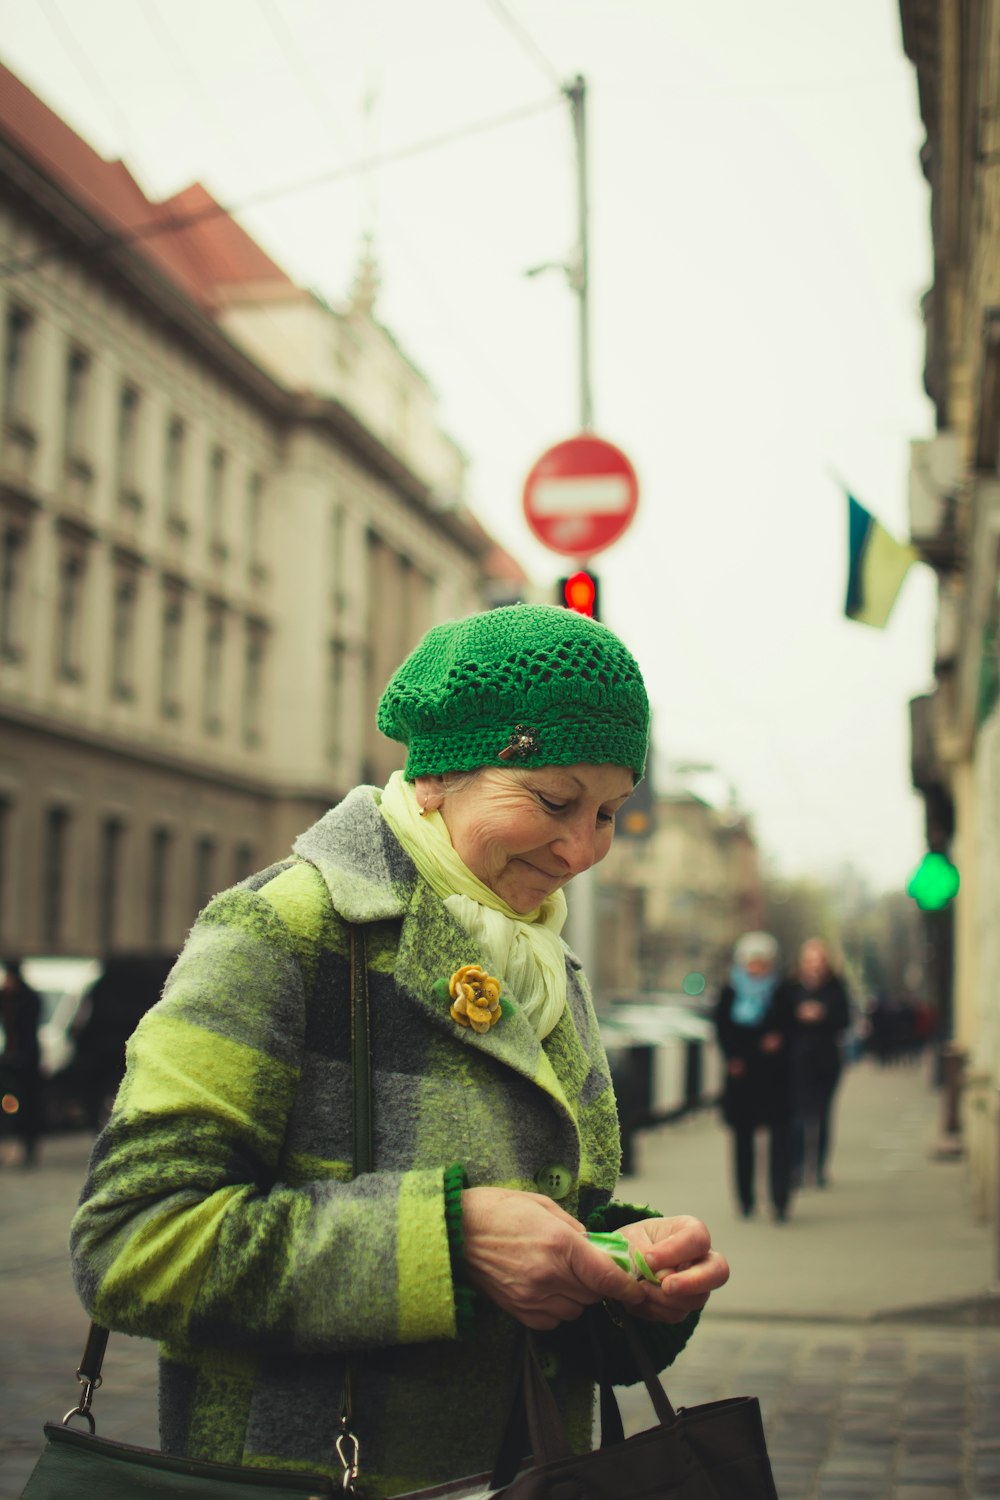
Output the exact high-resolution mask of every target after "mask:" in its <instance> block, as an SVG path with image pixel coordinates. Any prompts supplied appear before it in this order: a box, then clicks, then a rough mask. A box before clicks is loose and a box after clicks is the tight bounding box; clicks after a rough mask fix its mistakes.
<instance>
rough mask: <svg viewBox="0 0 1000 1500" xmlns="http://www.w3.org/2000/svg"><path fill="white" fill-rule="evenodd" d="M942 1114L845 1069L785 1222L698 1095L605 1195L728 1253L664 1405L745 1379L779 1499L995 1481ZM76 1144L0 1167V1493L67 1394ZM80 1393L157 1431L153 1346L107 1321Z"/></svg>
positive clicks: (25, 1468) (12, 1490)
mask: <svg viewBox="0 0 1000 1500" xmlns="http://www.w3.org/2000/svg"><path fill="white" fill-rule="evenodd" d="M939 1117H940V1100H939V1096H938V1095H937V1094H936V1093H935V1092H934V1090H933V1089H932V1088H931V1087H930V1085H929V1083H928V1081H927V1078H926V1076H925V1075H924V1072H923V1070H921V1069H900V1070H889V1071H887V1072H885V1073H882V1072H880V1071H879V1070H876V1069H874V1068H872V1067H870V1066H869V1065H868V1064H863V1065H861V1066H860V1067H857V1068H855V1069H853V1070H852V1071H851V1073H850V1074H848V1077H847V1079H846V1081H845V1086H844V1089H843V1091H842V1097H841V1100H840V1107H839V1117H838V1140H837V1146H836V1154H835V1158H834V1163H833V1177H834V1180H833V1185H832V1187H831V1188H830V1189H829V1191H828V1192H825V1193H817V1192H812V1193H803V1194H802V1195H800V1197H799V1198H798V1199H797V1201H796V1203H795V1205H794V1210H793V1214H792V1219H791V1222H790V1223H788V1224H783V1225H778V1224H773V1223H771V1222H770V1221H769V1220H768V1218H767V1216H766V1214H764V1213H761V1215H760V1216H759V1217H758V1218H757V1219H755V1220H751V1221H745V1220H742V1219H740V1218H738V1217H737V1216H736V1215H734V1213H733V1209H732V1203H731V1194H730V1191H729V1184H728V1178H727V1154H726V1152H727V1144H728V1143H727V1139H726V1136H725V1132H724V1131H722V1129H721V1128H720V1126H719V1124H718V1121H717V1119H716V1117H715V1116H714V1115H713V1114H709V1113H706V1114H703V1115H698V1116H695V1117H693V1118H691V1119H689V1120H687V1121H685V1122H683V1123H682V1124H680V1125H677V1126H671V1127H667V1128H663V1129H659V1130H655V1131H649V1132H646V1133H644V1134H643V1136H642V1137H641V1138H640V1141H639V1147H638V1150H637V1171H636V1174H635V1176H634V1177H632V1178H628V1179H625V1180H624V1181H623V1183H622V1187H621V1190H620V1192H621V1196H622V1197H626V1198H630V1199H633V1200H635V1201H640V1202H654V1203H656V1204H657V1205H658V1206H659V1207H661V1208H662V1209H664V1211H667V1212H677V1211H691V1212H694V1213H696V1214H698V1215H699V1216H700V1217H702V1218H704V1219H705V1220H706V1222H707V1223H709V1224H710V1226H711V1227H712V1229H713V1233H714V1236H715V1239H716V1241H717V1243H718V1244H719V1245H720V1248H722V1249H723V1250H724V1251H725V1253H726V1254H727V1255H728V1257H729V1260H730V1263H731V1265H732V1268H733V1275H732V1279H731V1281H730V1284H729V1285H728V1286H727V1287H725V1288H724V1289H723V1290H722V1291H720V1292H718V1293H717V1294H716V1295H715V1296H714V1297H713V1299H712V1301H711V1303H710V1304H709V1308H708V1309H707V1311H706V1313H705V1315H704V1316H703V1318H702V1322H701V1326H700V1327H699V1329H698V1331H697V1334H696V1335H695V1337H694V1339H693V1340H692V1342H691V1344H690V1346H689V1348H688V1349H687V1350H686V1351H685V1353H684V1354H683V1355H682V1356H681V1358H680V1359H679V1360H678V1362H677V1365H676V1367H675V1369H673V1370H670V1371H668V1372H667V1374H666V1376H665V1384H666V1387H667V1390H668V1392H669V1394H670V1396H671V1399H672V1400H673V1402H674V1404H675V1405H678V1406H681V1405H684V1406H691V1405H695V1404H697V1403H698V1402H701V1401H711V1400H717V1399H719V1398H720V1397H724V1396H734V1395H748V1394H749V1395H755V1396H757V1397H758V1398H759V1400H760V1402H761V1408H762V1411H763V1415H764V1425H765V1431H766V1433H767V1439H768V1447H769V1450H770V1453H771V1458H772V1463H773V1466H774V1471H775V1478H776V1482H777V1486H778V1493H779V1495H780V1496H781V1500H985V1497H987V1496H1000V1298H998V1294H997V1286H996V1280H995V1267H996V1265H997V1260H996V1245H995V1239H994V1234H993V1231H992V1229H991V1228H990V1226H988V1225H981V1224H976V1223H975V1222H974V1221H973V1219H972V1215H971V1209H970V1206H969V1199H968V1190H967V1185H966V1183H965V1177H964V1166H963V1164H962V1163H961V1162H960V1161H956V1160H954V1159H949V1160H942V1159H940V1155H939V1153H937V1152H936V1151H935V1149H934V1145H935V1138H936V1134H937V1131H936V1125H937V1121H938V1119H939ZM89 1145H90V1142H89V1140H87V1139H86V1137H84V1136H63V1137H57V1138H55V1139H52V1140H48V1141H46V1142H45V1143H44V1150H43V1153H42V1162H41V1166H40V1167H39V1168H38V1169H37V1170H35V1171H33V1172H24V1171H21V1170H20V1169H19V1168H18V1167H17V1166H15V1165H8V1166H0V1195H2V1203H3V1213H2V1214H0V1285H2V1288H3V1292H2V1299H0V1339H2V1342H3V1349H4V1359H3V1361H2V1363H0V1500H16V1497H17V1496H19V1495H20V1492H21V1488H22V1486H23V1484H24V1482H25V1480H26V1478H27V1475H28V1473H29V1472H30V1469H31V1466H32V1464H33V1463H34V1461H35V1458H36V1457H37V1454H38V1452H39V1451H40V1448H41V1442H42V1437H41V1426H42V1423H43V1421H45V1420H47V1419H52V1418H54V1417H55V1418H57V1417H59V1416H61V1415H62V1413H63V1412H65V1411H66V1410H67V1409H68V1408H69V1407H71V1406H72V1405H73V1404H74V1403H75V1400H76V1383H75V1379H74V1373H73V1372H74V1370H75V1369H76V1365H77V1362H78V1360H79V1355H80V1352H81V1349H82V1346H83V1340H84V1337H85V1334H86V1319H85V1317H84V1315H83V1313H82V1311H81V1309H80V1306H79V1304H78V1302H77V1300H76V1296H75V1294H74V1292H73V1289H72V1285H71V1282H70V1276H69V1268H68V1264H67V1257H66V1249H65V1246H66V1235H67V1230H68V1226H69V1220H70V1217H71V1215H72V1211H73V1206H74V1204H75V1201H76V1197H77V1194H78V1192H79V1188H80V1184H81V1182H82V1180H83V1175H84V1170H85V1164H86V1157H87V1152H88V1150H89ZM619 1394H620V1396H621V1400H622V1407H623V1415H624V1416H625V1420H626V1426H627V1428H628V1430H629V1431H639V1430H641V1429H642V1428H644V1427H647V1426H649V1425H650V1424H651V1422H652V1415H651V1409H650V1407H649V1402H648V1398H647V1397H646V1395H645V1393H644V1392H643V1391H642V1390H641V1389H640V1390H639V1391H635V1390H628V1391H623V1392H620V1393H619ZM95 1409H96V1412H97V1417H98V1424H99V1430H100V1431H101V1432H102V1433H103V1434H104V1435H105V1436H109V1437H115V1438H120V1439H123V1440H125V1441H127V1442H136V1443H143V1444H148V1445H150V1446H155V1444H156V1384H155V1351H154V1349H153V1347H152V1346H151V1345H149V1344H147V1343H146V1342H145V1341H142V1340H134V1339H127V1338H124V1337H121V1336H117V1335H116V1336H113V1337H112V1339H111V1342H110V1344H109V1346H108V1356H107V1361H106V1366H105V1385H104V1388H103V1389H102V1390H101V1391H100V1392H99V1394H98V1396H97V1398H96V1402H95ZM81 1500H91V1497H81ZM93 1500H99V1497H93Z"/></svg>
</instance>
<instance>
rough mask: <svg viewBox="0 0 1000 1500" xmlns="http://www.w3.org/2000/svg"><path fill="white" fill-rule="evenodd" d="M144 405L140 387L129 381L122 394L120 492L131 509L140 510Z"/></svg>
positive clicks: (119, 447)
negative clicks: (140, 440) (141, 424)
mask: <svg viewBox="0 0 1000 1500" xmlns="http://www.w3.org/2000/svg"><path fill="white" fill-rule="evenodd" d="M140 408H141V397H140V394H139V390H138V387H137V386H134V385H132V384H131V383H130V382H128V381H126V383H125V384H124V385H123V386H122V388H121V393H120V395H119V397H118V451H117V468H118V496H119V499H120V501H121V503H122V505H124V506H126V507H128V508H129V509H131V510H139V509H140V508H141V506H142V496H141V494H140V493H139V414H140Z"/></svg>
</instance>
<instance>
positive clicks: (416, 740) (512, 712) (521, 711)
mask: <svg viewBox="0 0 1000 1500" xmlns="http://www.w3.org/2000/svg"><path fill="white" fill-rule="evenodd" d="M378 727H379V729H381V731H382V733H383V734H386V735H388V736H389V738H390V739H391V740H399V741H401V743H402V744H404V745H407V746H408V747H409V755H408V756H407V760H406V772H405V775H406V779H407V781H413V780H414V779H415V778H416V777H417V776H433V775H439V774H441V773H443V772H445V771H473V770H475V769H476V768H477V767H479V766H502V765H505V764H507V765H536V766H571V765H575V764H577V763H578V762H586V763H589V764H594V765H604V764H608V763H610V764H612V765H617V766H628V767H629V768H630V769H631V771H632V773H633V775H634V776H635V779H636V780H637V781H638V780H639V778H640V776H641V775H642V772H643V767H644V766H645V763H646V741H647V737H648V734H649V702H648V699H647V697H646V689H645V686H644V684H643V680H642V674H641V673H640V671H639V668H638V665H637V664H636V661H635V658H634V657H633V656H632V654H631V652H630V651H629V650H628V649H627V648H626V647H625V646H624V645H623V644H622V642H621V641H620V640H619V639H618V637H617V636H616V635H615V634H614V632H613V631H611V630H609V629H608V628H607V626H606V625H600V624H598V623H597V621H596V620H589V619H587V618H586V617H585V616H584V615H578V614H576V613H575V612H574V611H573V610H569V609H563V608H561V607H559V606H557V605H553V604H514V605H511V606H509V607H508V608H506V609H490V610H486V611H484V613H482V614H477V615H470V616H468V618H466V619H464V620H449V621H447V622H446V623H445V624H443V625H435V626H433V627H432V628H431V629H430V630H429V631H428V632H427V634H426V635H425V636H424V638H423V640H422V641H421V642H420V643H419V645H418V646H417V647H416V648H415V649H414V650H413V651H412V652H411V653H410V655H409V656H408V657H407V658H406V660H405V661H404V662H403V664H402V666H400V667H399V668H398V669H397V670H396V672H394V673H393V676H392V677H391V678H390V680H389V685H388V686H387V688H386V690H385V692H384V693H383V694H382V701H381V702H380V703H379V706H378Z"/></svg>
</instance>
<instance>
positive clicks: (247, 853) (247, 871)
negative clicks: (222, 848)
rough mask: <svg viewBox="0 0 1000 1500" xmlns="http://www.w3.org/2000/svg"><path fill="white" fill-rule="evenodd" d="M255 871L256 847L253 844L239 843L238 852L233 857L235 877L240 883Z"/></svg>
mask: <svg viewBox="0 0 1000 1500" xmlns="http://www.w3.org/2000/svg"><path fill="white" fill-rule="evenodd" d="M253 872H254V849H253V844H237V845H236V853H235V856H234V858H233V879H234V881H235V882H236V883H237V884H239V882H240V881H241V880H246V878H247V876H248V875H252V874H253Z"/></svg>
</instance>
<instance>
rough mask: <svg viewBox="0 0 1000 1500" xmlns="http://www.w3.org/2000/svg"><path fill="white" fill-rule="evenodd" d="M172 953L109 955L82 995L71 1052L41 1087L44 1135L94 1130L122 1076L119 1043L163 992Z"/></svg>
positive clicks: (104, 1116) (122, 1051)
mask: <svg viewBox="0 0 1000 1500" xmlns="http://www.w3.org/2000/svg"><path fill="white" fill-rule="evenodd" d="M176 957H177V955H176V954H175V953H156V954H149V953H141V954H115V955H113V956H112V957H110V958H107V959H105V960H104V961H103V963H102V964H101V965H100V972H99V973H98V975H97V976H96V977H95V978H94V979H93V981H92V982H91V983H90V984H89V985H88V986H87V988H86V989H85V990H84V992H83V994H82V996H81V998H80V1005H79V1008H78V1009H77V1012H76V1015H75V1017H74V1019H73V1022H72V1024H71V1026H70V1041H71V1051H70V1055H69V1057H68V1058H67V1060H66V1062H65V1064H64V1065H63V1066H62V1067H61V1068H60V1069H59V1070H58V1071H57V1072H55V1073H53V1074H52V1076H51V1078H49V1080H48V1082H47V1084H46V1090H45V1092H46V1120H47V1122H48V1128H49V1129H50V1130H74V1129H81V1128H82V1129H86V1130H94V1131H96V1130H99V1129H100V1128H101V1126H102V1125H103V1124H104V1123H105V1121H106V1120H107V1118H108V1115H109V1114H110V1112H111V1106H112V1104H113V1103H114V1098H115V1094H116V1093H117V1092H118V1085H119V1084H120V1083H121V1081H122V1078H123V1077H124V1075H125V1043H126V1042H127V1041H128V1039H129V1037H130V1036H131V1035H132V1033H133V1031H134V1030H135V1028H136V1027H137V1026H138V1024H139V1022H140V1020H141V1019H142V1017H143V1016H144V1015H145V1013H146V1011H147V1010H149V1008H150V1006H151V1005H155V1004H156V1002H157V1000H158V999H159V998H160V995H161V994H162V992H163V985H164V981H165V980H166V977H167V975H168V974H169V972H170V970H171V968H172V967H173V964H174V960H175V958H176Z"/></svg>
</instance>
